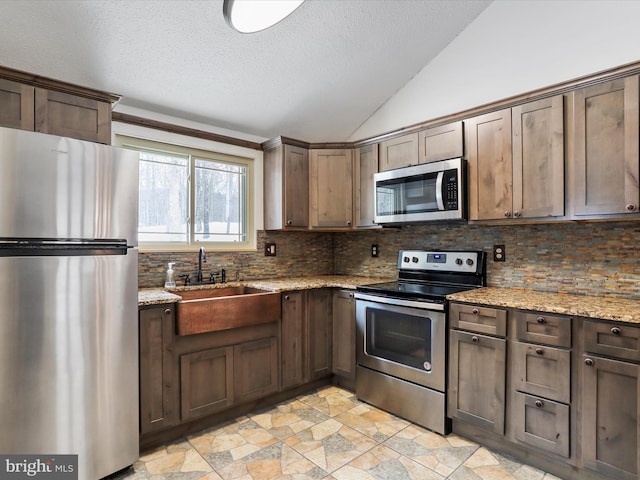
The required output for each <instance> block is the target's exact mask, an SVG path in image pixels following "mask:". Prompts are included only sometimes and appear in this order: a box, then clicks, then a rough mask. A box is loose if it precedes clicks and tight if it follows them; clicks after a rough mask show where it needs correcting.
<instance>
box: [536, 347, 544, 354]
mask: <svg viewBox="0 0 640 480" xmlns="http://www.w3.org/2000/svg"><path fill="white" fill-rule="evenodd" d="M536 355H544V350H542V349H541V348H536Z"/></svg>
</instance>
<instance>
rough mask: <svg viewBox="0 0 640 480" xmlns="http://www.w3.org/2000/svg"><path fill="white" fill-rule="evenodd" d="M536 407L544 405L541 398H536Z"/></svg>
mask: <svg viewBox="0 0 640 480" xmlns="http://www.w3.org/2000/svg"><path fill="white" fill-rule="evenodd" d="M536 407H538V408H542V407H544V402H543V401H542V400H536Z"/></svg>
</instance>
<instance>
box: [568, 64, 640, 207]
mask: <svg viewBox="0 0 640 480" xmlns="http://www.w3.org/2000/svg"><path fill="white" fill-rule="evenodd" d="M638 102H639V95H638V77H637V76H633V77H627V78H623V79H619V80H614V81H611V82H607V83H603V84H600V85H594V86H593V87H589V88H585V89H582V90H577V91H576V92H574V93H573V104H574V116H575V120H574V126H573V128H574V143H575V146H574V150H575V152H574V159H573V162H574V165H573V175H574V185H573V186H574V199H573V200H574V212H573V213H574V215H576V216H580V215H594V214H595V215H599V214H622V213H635V212H637V211H638V204H639V199H640V191H639V187H638V175H639V172H640V168H639V163H638V128H639V127H638V125H639V121H638Z"/></svg>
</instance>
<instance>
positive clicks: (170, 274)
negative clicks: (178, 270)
mask: <svg viewBox="0 0 640 480" xmlns="http://www.w3.org/2000/svg"><path fill="white" fill-rule="evenodd" d="M174 265H175V262H169V263H168V266H169V268H167V278H166V280H165V282H164V288H174V287H175V286H176V282H175V280H174V279H173V266H174Z"/></svg>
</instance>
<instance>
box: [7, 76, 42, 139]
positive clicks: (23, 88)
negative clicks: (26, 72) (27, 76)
mask: <svg viewBox="0 0 640 480" xmlns="http://www.w3.org/2000/svg"><path fill="white" fill-rule="evenodd" d="M34 102H35V98H34V88H33V86H31V85H25V84H24V83H19V82H14V81H12V80H6V79H4V78H0V126H2V127H9V128H19V129H21V130H33V129H34V111H35V104H34Z"/></svg>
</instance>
